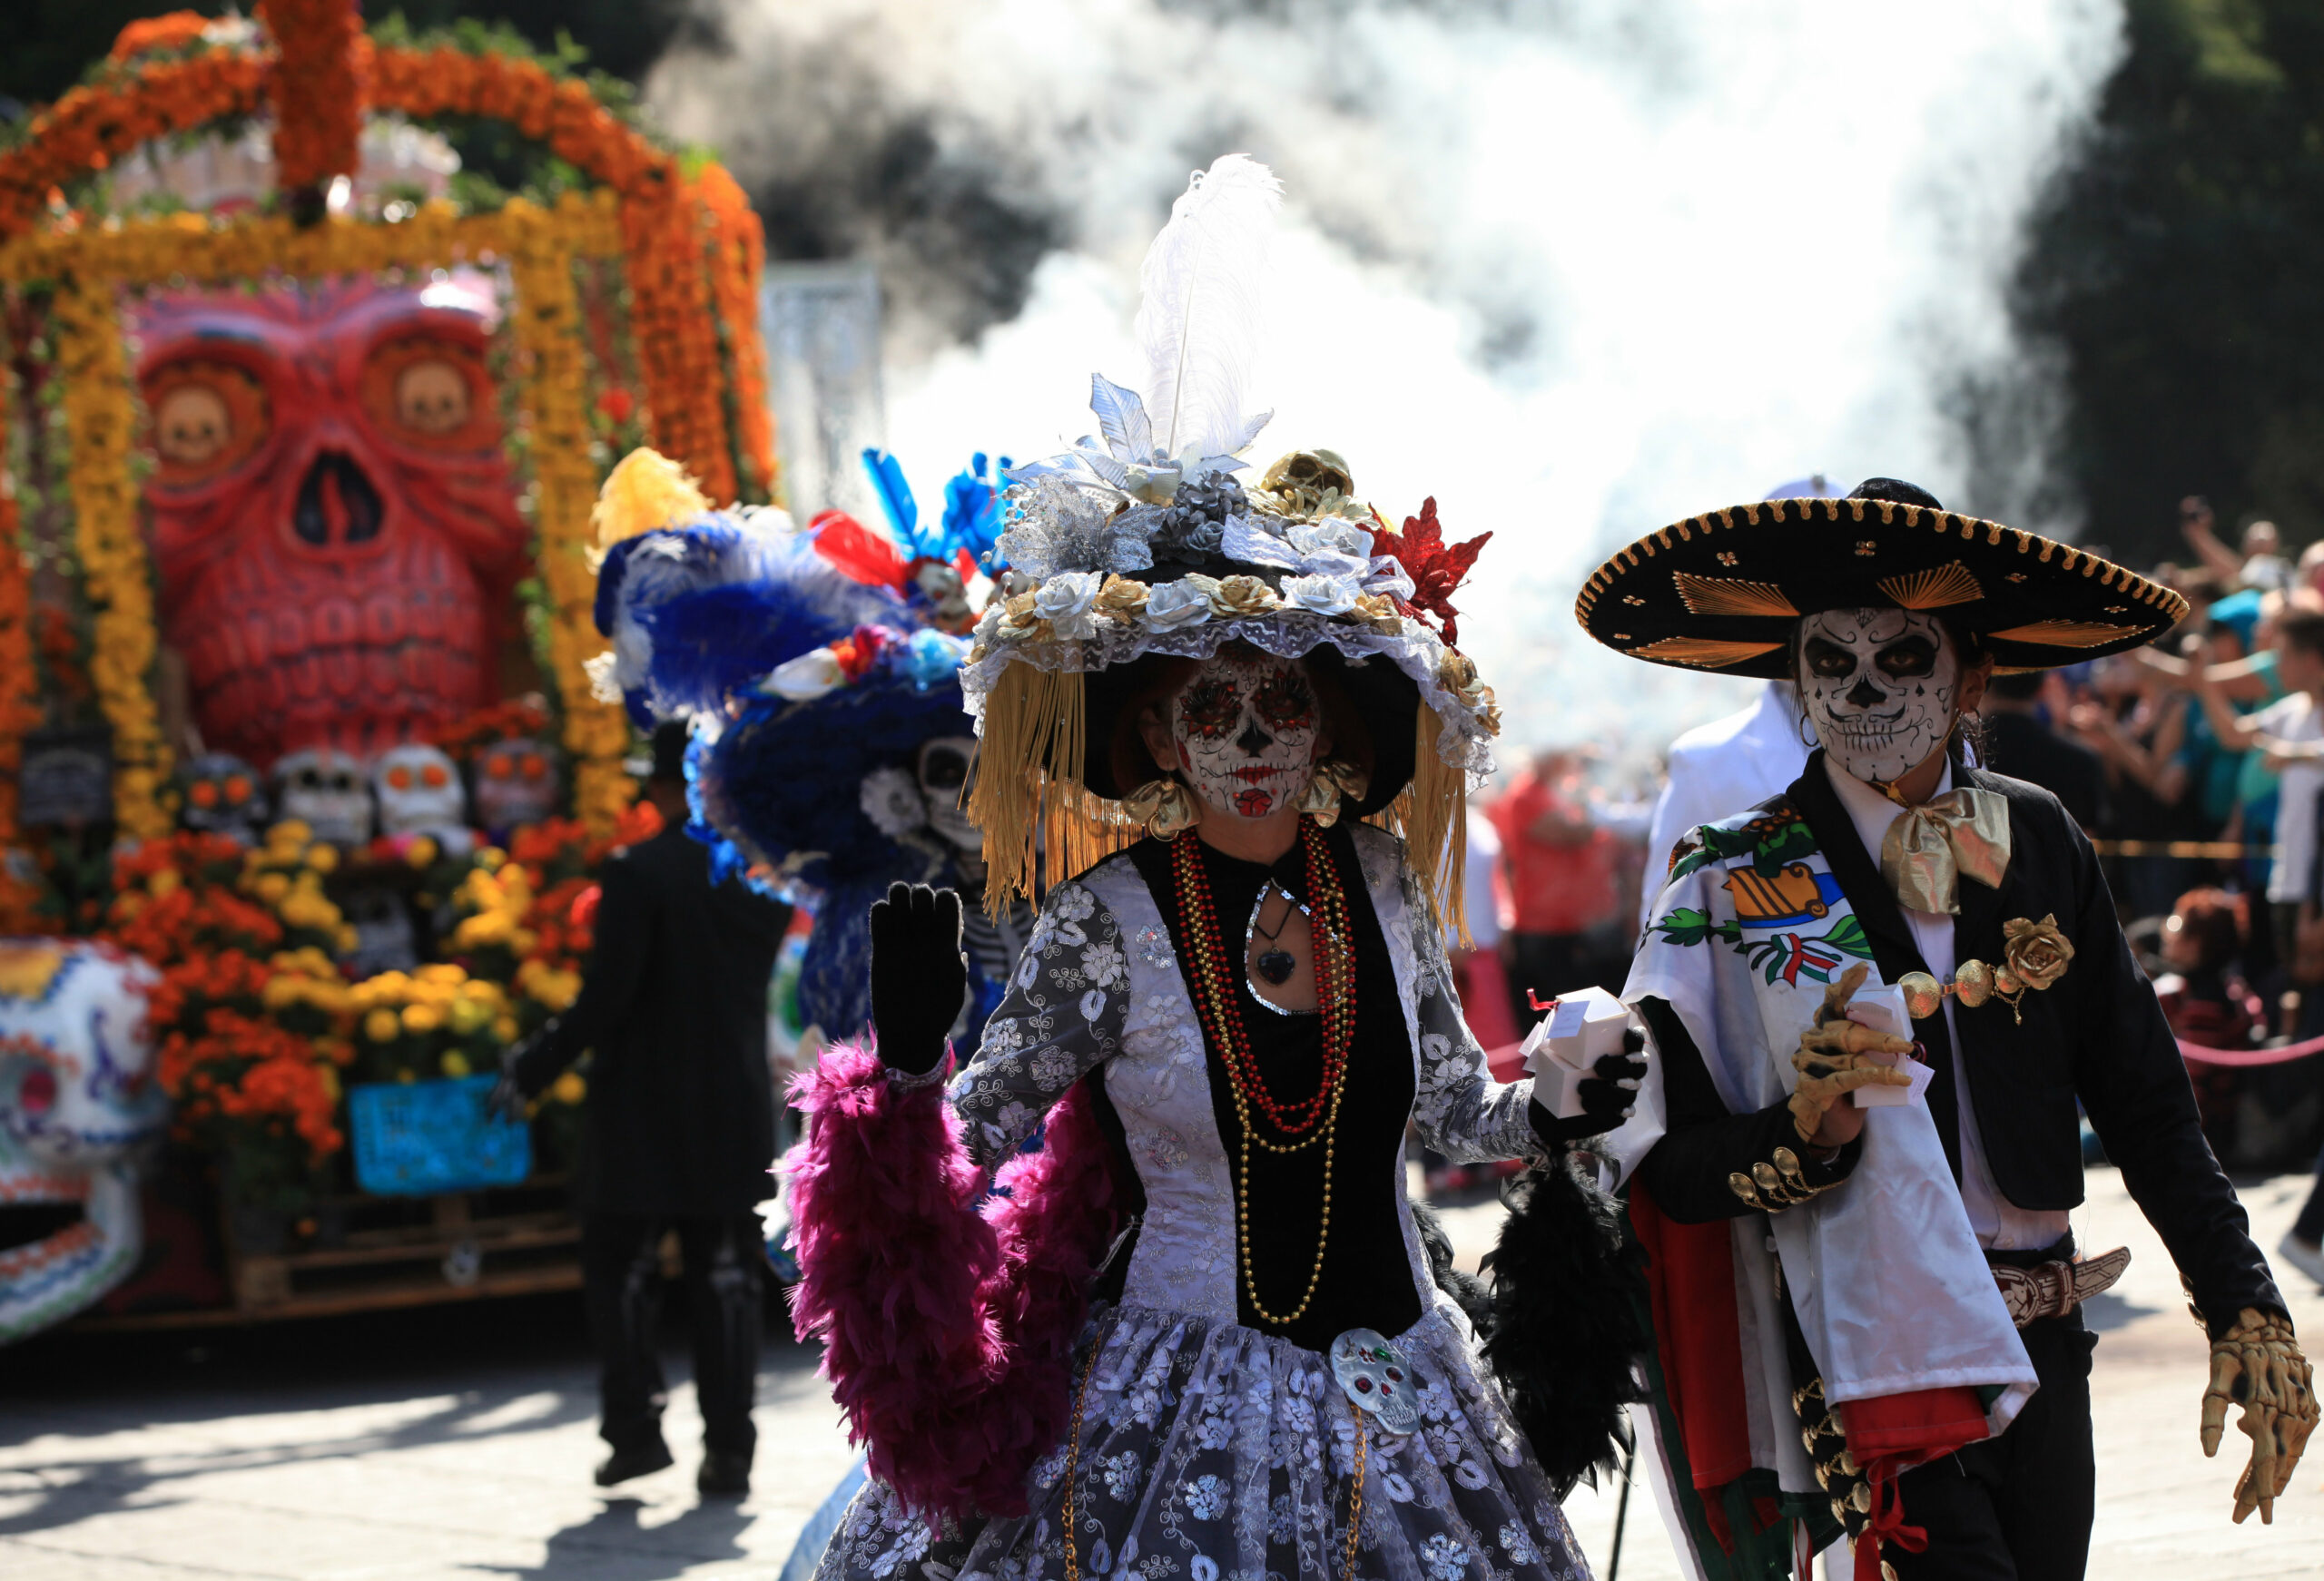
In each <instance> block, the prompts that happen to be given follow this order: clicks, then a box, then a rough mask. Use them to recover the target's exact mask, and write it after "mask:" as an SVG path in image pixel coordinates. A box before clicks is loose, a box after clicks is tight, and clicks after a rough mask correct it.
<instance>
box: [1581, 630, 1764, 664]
mask: <svg viewBox="0 0 2324 1581" xmlns="http://www.w3.org/2000/svg"><path fill="white" fill-rule="evenodd" d="M1614 634H1615V635H1616V636H1617V637H1620V636H1622V635H1623V634H1624V633H1620V632H1617V633H1614ZM1782 646H1783V644H1782V643H1733V642H1724V641H1721V640H1719V639H1718V638H1716V637H1664V638H1663V639H1662V640H1661V641H1660V642H1657V643H1647V644H1646V645H1645V646H1644V647H1641V648H1631V649H1629V650H1627V651H1628V652H1629V653H1630V656H1631V657H1632V658H1637V659H1661V660H1666V661H1668V662H1669V663H1673V664H1692V665H1695V666H1696V667H1697V668H1699V669H1704V670H1717V669H1719V668H1722V667H1723V666H1725V665H1728V664H1739V663H1742V662H1743V661H1744V660H1746V659H1756V658H1758V656H1759V655H1760V654H1762V653H1774V652H1775V651H1776V650H1777V648H1780V647H1782Z"/></svg>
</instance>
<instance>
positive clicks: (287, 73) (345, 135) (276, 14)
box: [258, 0, 371, 191]
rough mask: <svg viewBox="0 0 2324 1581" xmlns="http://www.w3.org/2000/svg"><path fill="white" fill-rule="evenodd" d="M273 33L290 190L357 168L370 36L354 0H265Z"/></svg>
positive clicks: (278, 123) (281, 164) (283, 166)
mask: <svg viewBox="0 0 2324 1581" xmlns="http://www.w3.org/2000/svg"><path fill="white" fill-rule="evenodd" d="M258 14H259V17H260V19H261V21H263V22H264V23H265V24H266V28H267V31H268V32H269V33H271V34H273V35H274V44H275V50H276V58H275V67H274V75H273V80H272V81H271V83H269V84H268V93H267V96H268V97H269V98H270V99H271V100H272V101H273V102H274V166H275V172H276V178H275V179H276V180H277V181H279V182H281V184H282V187H283V189H284V190H285V191H289V190H291V189H293V188H298V187H310V186H315V185H318V184H320V183H321V182H328V181H330V179H331V178H332V177H333V176H344V175H352V174H354V173H355V167H356V164H357V162H358V161H359V158H360V157H361V156H360V154H359V152H358V145H359V143H360V142H361V140H362V136H363V110H364V98H365V88H366V85H367V84H366V82H365V79H366V77H367V76H368V75H369V65H370V57H371V41H370V40H369V38H366V37H365V36H364V34H363V17H362V15H361V13H360V12H359V10H358V9H357V7H356V5H355V3H354V0H260V4H259V8H258Z"/></svg>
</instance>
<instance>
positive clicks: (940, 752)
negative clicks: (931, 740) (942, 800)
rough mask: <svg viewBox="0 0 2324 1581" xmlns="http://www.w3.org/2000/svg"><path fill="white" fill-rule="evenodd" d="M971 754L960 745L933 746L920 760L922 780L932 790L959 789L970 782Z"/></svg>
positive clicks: (922, 783)
mask: <svg viewBox="0 0 2324 1581" xmlns="http://www.w3.org/2000/svg"><path fill="white" fill-rule="evenodd" d="M968 779H969V755H968V753H966V752H964V751H960V748H958V747H931V748H929V749H928V753H927V755H926V756H924V757H922V758H921V760H920V782H921V785H922V786H923V787H924V788H925V789H927V790H959V789H960V787H961V786H962V785H964V784H966V783H967V782H968Z"/></svg>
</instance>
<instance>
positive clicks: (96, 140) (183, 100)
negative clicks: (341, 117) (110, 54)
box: [0, 49, 269, 238]
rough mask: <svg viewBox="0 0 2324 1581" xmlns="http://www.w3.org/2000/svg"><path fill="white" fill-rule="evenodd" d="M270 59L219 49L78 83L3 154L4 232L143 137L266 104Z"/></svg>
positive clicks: (0, 219) (22, 226) (29, 222)
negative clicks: (120, 76)
mask: <svg viewBox="0 0 2324 1581" xmlns="http://www.w3.org/2000/svg"><path fill="white" fill-rule="evenodd" d="M268 64H269V63H268V62H267V61H266V59H265V58H264V57H262V56H260V55H256V54H250V53H248V52H246V51H242V50H233V49H219V50H211V51H209V52H207V53H205V54H199V55H196V56H194V57H193V58H192V59H190V60H183V61H172V62H169V63H168V64H160V65H148V66H144V67H143V68H142V69H140V70H139V71H137V72H136V73H134V74H132V75H130V76H128V77H127V78H125V79H124V80H123V81H122V82H120V83H99V84H92V85H89V86H84V87H78V88H74V90H72V91H71V92H70V93H66V94H65V95H64V97H63V98H61V99H59V100H57V102H56V103H54V104H53V105H51V106H50V107H49V108H48V109H46V110H44V111H42V112H40V113H38V114H36V115H34V117H33V118H32V123H31V124H30V125H29V126H28V127H26V128H25V141H23V142H20V143H18V144H17V145H16V146H15V147H14V148H12V149H10V150H9V151H8V152H6V153H5V154H0V238H5V237H9V236H15V235H20V234H22V233H23V232H24V231H27V230H30V229H31V228H32V226H33V224H34V221H37V220H39V218H40V217H41V216H42V215H43V214H45V213H47V212H48V211H49V205H50V199H51V197H52V195H53V194H55V193H56V192H57V191H59V189H61V188H63V187H64V186H65V185H66V184H67V183H69V182H74V181H78V180H79V179H80V178H82V177H83V176H85V175H87V174H89V173H90V172H93V171H102V170H104V169H106V168H107V167H109V166H110V165H111V164H112V163H113V161H114V160H116V159H119V158H120V157H121V156H122V155H123V154H125V153H127V152H130V151H131V150H132V149H133V148H135V147H137V145H138V144H140V143H142V142H151V141H152V140H153V139H154V138H156V137H163V136H167V135H168V134H169V133H173V132H185V131H189V130H191V129H192V128H193V127H196V126H200V125H202V124H203V123H207V122H211V121H216V120H219V119H222V117H225V116H229V115H255V114H257V113H259V112H260V111H261V109H263V108H264V105H265V95H264V88H265V83H266V78H267V71H268Z"/></svg>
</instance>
